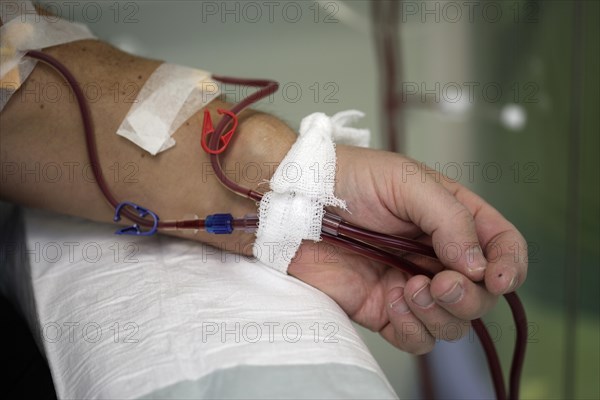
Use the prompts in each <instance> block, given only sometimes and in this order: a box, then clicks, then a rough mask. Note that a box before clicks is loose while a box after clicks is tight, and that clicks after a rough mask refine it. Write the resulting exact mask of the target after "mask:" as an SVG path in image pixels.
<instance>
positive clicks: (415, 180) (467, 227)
mask: <svg viewBox="0 0 600 400" xmlns="http://www.w3.org/2000/svg"><path fill="white" fill-rule="evenodd" d="M404 164H407V163H404ZM412 167H413V168H419V169H420V171H425V169H424V168H421V166H417V167H415V166H414V165H413V166H412ZM403 168H408V166H404V165H403ZM398 173H400V172H398ZM396 179H402V180H401V181H400V182H402V185H398V186H397V187H396V188H395V189H396V190H397V193H396V195H395V196H394V199H395V201H396V204H395V209H396V211H397V212H398V216H399V217H400V218H403V217H404V218H406V217H408V218H409V219H410V220H411V221H413V222H414V223H416V224H417V225H418V226H419V227H420V228H421V229H422V230H423V232H425V233H427V234H428V235H431V236H432V240H433V245H434V250H435V252H436V254H437V256H438V257H439V259H440V261H442V263H443V264H444V265H445V266H447V267H449V268H451V269H454V270H456V271H459V272H461V273H463V274H465V275H466V276H468V277H469V278H471V279H473V280H481V279H483V277H484V271H485V268H486V266H487V260H486V259H485V257H484V255H483V251H482V249H481V246H480V244H479V239H478V237H477V232H476V230H475V221H474V218H473V215H472V214H471V212H470V211H469V210H468V209H467V208H466V207H465V206H464V205H463V204H462V203H461V202H460V201H458V200H457V198H456V197H455V196H453V195H452V193H450V192H449V191H448V190H447V189H446V188H445V187H444V186H443V185H442V184H440V183H439V180H438V179H437V178H436V176H435V175H433V174H429V173H425V172H421V173H417V174H410V175H409V174H407V173H405V172H402V176H401V177H397V178H396ZM398 200H400V202H398ZM403 211H405V213H404V212H403ZM403 214H406V215H403Z"/></svg>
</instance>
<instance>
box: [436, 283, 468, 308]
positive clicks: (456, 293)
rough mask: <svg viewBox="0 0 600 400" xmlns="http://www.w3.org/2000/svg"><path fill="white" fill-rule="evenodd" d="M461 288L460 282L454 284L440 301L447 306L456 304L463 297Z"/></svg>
mask: <svg viewBox="0 0 600 400" xmlns="http://www.w3.org/2000/svg"><path fill="white" fill-rule="evenodd" d="M463 292H464V290H463V287H462V285H461V284H460V282H456V283H455V284H454V286H452V287H451V288H450V290H448V291H447V292H446V293H444V294H443V295H441V296H440V301H443V302H444V303H447V304H454V303H457V302H458V301H459V300H460V299H462V296H463Z"/></svg>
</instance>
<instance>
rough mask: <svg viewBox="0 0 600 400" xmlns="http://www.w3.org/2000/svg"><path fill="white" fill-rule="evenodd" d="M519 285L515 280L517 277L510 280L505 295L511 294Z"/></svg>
mask: <svg viewBox="0 0 600 400" xmlns="http://www.w3.org/2000/svg"><path fill="white" fill-rule="evenodd" d="M518 284H519V280H518V279H517V276H516V275H515V276H513V278H512V279H511V280H510V283H509V284H508V287H507V288H506V291H505V292H506V293H509V292H513V291H514V290H515V289H516V288H517V285H518Z"/></svg>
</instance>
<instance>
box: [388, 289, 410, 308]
mask: <svg viewBox="0 0 600 400" xmlns="http://www.w3.org/2000/svg"><path fill="white" fill-rule="evenodd" d="M399 289H400V290H398V291H397V292H398V293H399V296H398V298H396V299H395V300H392V301H391V302H390V308H391V309H392V310H394V312H395V313H396V314H407V313H409V312H410V308H408V304H406V301H404V288H399Z"/></svg>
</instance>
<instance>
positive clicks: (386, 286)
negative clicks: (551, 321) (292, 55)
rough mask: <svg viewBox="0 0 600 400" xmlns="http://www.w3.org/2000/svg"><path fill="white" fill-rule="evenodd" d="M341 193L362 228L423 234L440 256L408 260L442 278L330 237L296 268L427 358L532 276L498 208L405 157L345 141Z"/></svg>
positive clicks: (349, 217)
mask: <svg viewBox="0 0 600 400" xmlns="http://www.w3.org/2000/svg"><path fill="white" fill-rule="evenodd" d="M337 154H338V171H337V175H336V196H337V197H338V198H341V199H343V200H345V201H346V202H347V205H348V210H349V211H350V213H347V212H343V211H340V210H335V211H336V212H337V213H339V214H340V215H341V216H342V217H343V218H344V219H345V220H346V221H348V222H351V223H353V224H356V225H360V226H362V227H365V228H368V229H371V230H374V231H379V232H384V233H388V234H394V235H400V236H404V237H410V238H416V239H417V240H420V241H423V242H425V243H428V244H430V245H433V246H434V249H435V251H436V254H437V256H438V258H439V260H440V261H441V262H440V261H437V260H431V259H428V258H426V257H422V256H417V255H407V256H406V258H407V259H409V260H411V261H413V262H415V263H417V264H419V265H421V266H423V267H426V268H428V269H430V270H432V271H434V272H436V273H437V274H436V275H435V277H434V278H433V279H431V280H430V279H429V278H427V277H425V276H423V275H420V276H412V277H411V276H407V274H405V273H404V272H402V271H400V270H399V269H396V268H393V267H388V266H386V265H383V264H380V263H377V262H374V261H371V260H369V259H367V258H365V257H362V256H359V255H356V254H355V253H350V252H347V251H345V250H343V249H339V248H335V249H333V248H331V247H330V246H329V245H327V244H324V243H322V242H321V243H311V242H305V243H303V244H302V246H301V247H300V250H299V252H298V254H297V257H295V258H294V260H293V261H292V263H291V265H290V267H289V270H288V272H289V273H290V274H291V275H293V276H295V277H297V278H299V279H301V280H302V281H304V282H306V283H308V284H310V285H312V286H314V287H316V288H318V289H320V290H322V291H323V292H325V293H326V294H328V295H329V296H330V297H332V298H333V299H334V300H335V301H336V302H337V303H338V304H339V305H340V306H341V307H342V308H343V309H344V311H345V312H346V313H347V314H348V315H349V316H350V317H351V318H352V319H353V320H354V321H356V322H358V323H359V324H361V325H363V326H365V327H367V328H369V329H371V330H374V331H377V332H380V333H381V335H382V336H383V337H384V338H385V339H386V340H388V341H389V342H390V343H392V344H393V345H395V346H397V347H398V348H400V349H402V350H405V351H408V352H411V353H414V354H423V353H426V352H428V351H430V350H431V349H432V348H433V345H434V343H435V339H442V340H456V339H458V338H460V337H461V336H463V335H465V334H466V333H467V332H468V326H469V325H468V321H470V320H472V319H475V318H479V317H481V316H482V315H484V314H485V313H487V312H488V311H489V310H490V309H491V308H492V307H493V306H494V304H495V303H496V301H497V298H498V296H499V295H501V294H503V293H507V292H511V291H514V290H515V289H516V288H518V287H519V286H520V285H521V284H522V283H523V281H524V280H525V277H526V274H527V261H526V259H525V258H524V257H522V256H521V257H519V256H520V255H522V254H526V251H525V250H526V242H525V240H524V238H523V236H522V235H521V234H520V233H519V232H518V231H517V229H516V228H515V227H514V226H513V225H512V224H511V223H510V222H508V221H507V220H506V219H505V218H504V217H502V215H500V213H499V212H498V211H496V210H495V209H494V208H493V207H491V206H490V205H489V204H487V203H486V202H485V201H484V200H482V199H481V198H480V197H478V196H477V195H476V194H474V193H472V192H471V191H469V190H468V189H466V188H465V187H463V186H462V185H460V184H458V183H456V182H452V181H450V180H449V179H448V178H446V177H443V176H442V175H440V174H438V173H436V172H435V171H433V170H430V169H427V168H426V167H425V166H423V165H422V164H419V163H417V162H415V161H414V160H410V159H408V158H405V157H403V156H401V155H398V154H394V153H386V152H381V151H375V150H369V149H362V148H356V147H346V146H338V147H337Z"/></svg>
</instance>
